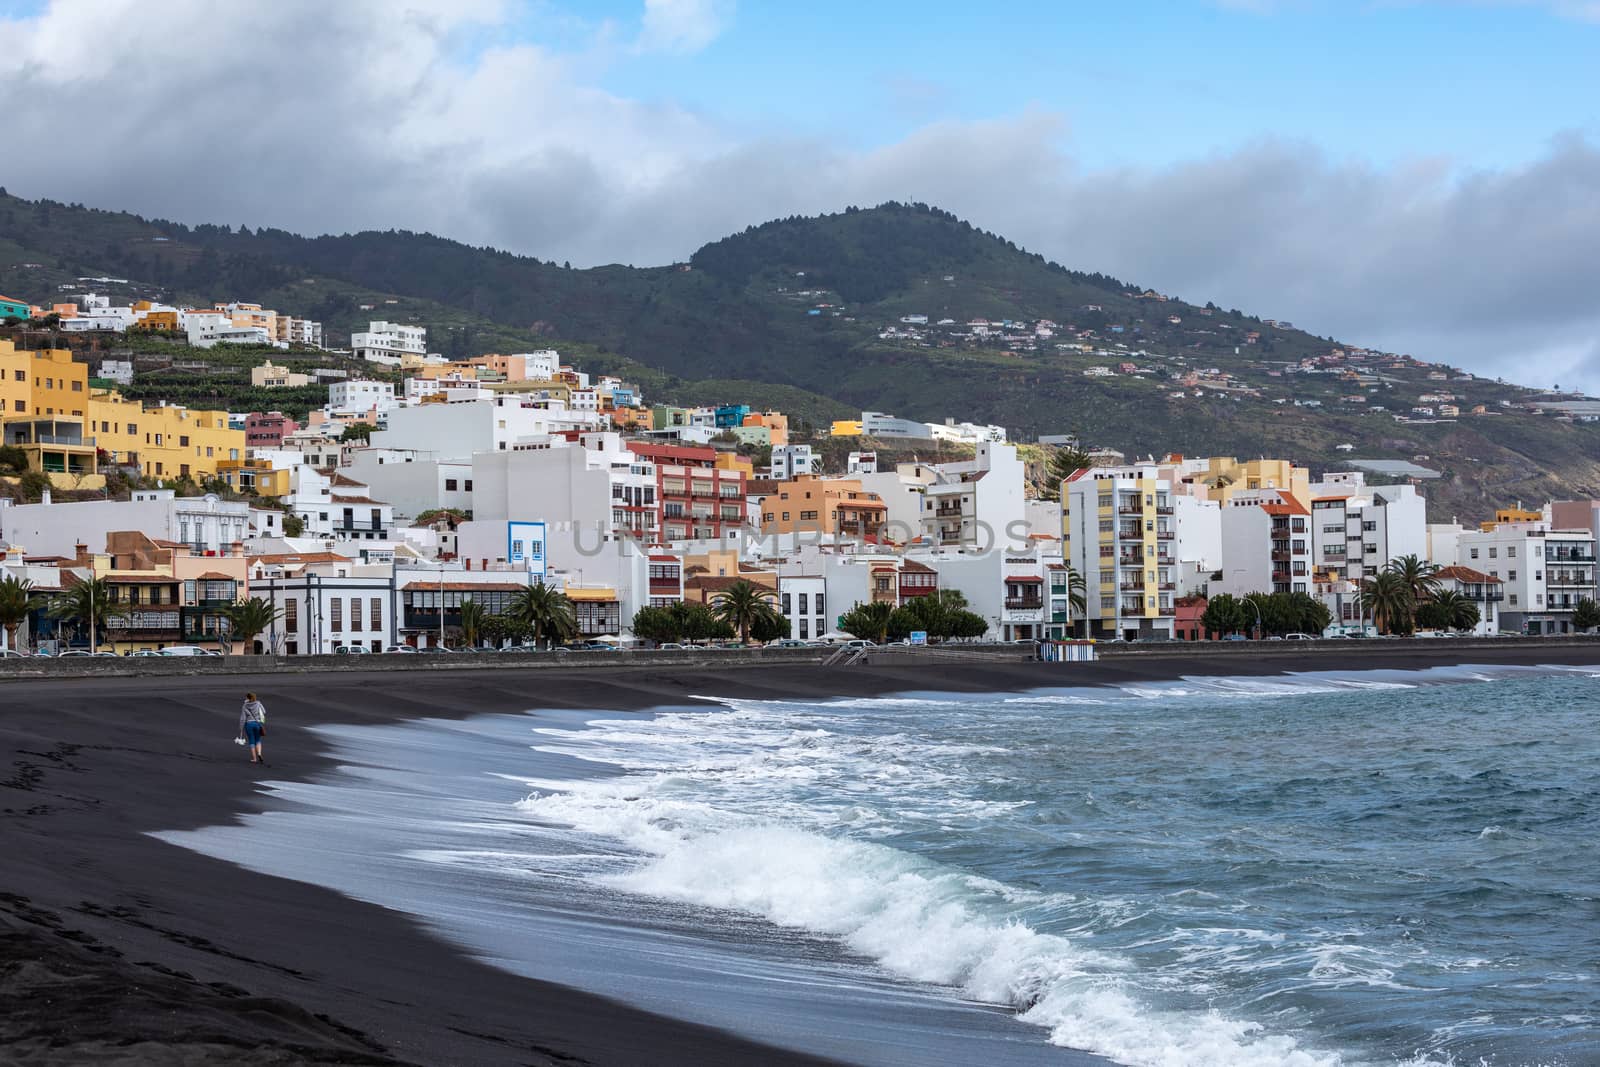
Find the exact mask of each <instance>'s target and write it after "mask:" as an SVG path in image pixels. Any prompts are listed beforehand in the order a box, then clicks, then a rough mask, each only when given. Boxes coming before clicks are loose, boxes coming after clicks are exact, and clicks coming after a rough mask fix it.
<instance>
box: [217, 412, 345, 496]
mask: <svg viewBox="0 0 1600 1067" xmlns="http://www.w3.org/2000/svg"><path fill="white" fill-rule="evenodd" d="M312 414H320V412H313V413H312ZM293 473H294V472H293V471H291V470H289V468H287V467H273V465H272V463H271V461H270V460H265V459H219V460H217V477H219V478H221V479H222V480H223V481H224V482H227V483H228V488H229V489H232V490H233V491H234V492H236V493H250V492H254V493H255V494H256V495H257V496H270V497H277V496H288V495H289V488H290V486H289V482H290V475H291V474H293Z"/></svg>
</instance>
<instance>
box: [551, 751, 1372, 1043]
mask: <svg viewBox="0 0 1600 1067" xmlns="http://www.w3.org/2000/svg"><path fill="white" fill-rule="evenodd" d="M520 807H521V808H522V810H523V811H525V812H527V813H528V814H530V815H533V816H535V817H537V818H539V819H540V820H544V821H551V822H559V823H563V824H567V825H571V826H574V827H576V828H578V829H580V830H584V831H588V832H590V833H596V834H602V835H605V836H608V837H614V838H617V839H620V840H622V841H623V842H625V843H627V844H629V845H631V846H633V847H634V848H637V849H639V850H640V851H641V852H644V853H646V854H647V856H648V858H647V859H645V860H644V861H643V862H642V863H641V864H640V865H639V866H638V867H637V868H635V869H634V870H632V871H631V872H629V873H626V874H622V875H613V876H607V877H605V878H604V879H603V880H604V881H605V882H606V883H607V884H610V885H612V886H614V887H616V888H619V889H623V890H625V891H628V892H632V893H638V894H642V895H647V896H653V897H658V898H664V899H667V900H673V901H678V902H682V903H688V904H694V905H699V906H702V907H710V908H720V909H727V910H732V911H738V912H742V913H746V914H751V915H757V916H760V917H762V918H765V919H767V920H769V921H771V922H773V923H776V924H778V925H780V926H784V927H789V928H792V929H797V930H805V931H809V932H812V933H816V934H824V935H828V936H831V937H834V938H837V939H838V940H839V941H840V942H841V943H843V944H844V945H845V946H847V947H848V948H850V949H851V950H852V951H854V952H857V953H860V954H861V955H863V956H867V957H870V958H871V959H873V960H875V961H876V962H877V963H878V964H880V965H881V966H882V967H884V968H885V969H887V970H888V971H890V972H892V973H894V974H896V975H899V976H901V977H904V978H908V979H912V980H914V981H918V982H925V983H934V984H939V985H944V986H949V987H952V988H954V989H958V990H960V991H961V993H962V994H963V995H965V996H967V997H970V998H973V999H975V1000H980V1001H984V1002H987V1003H992V1004H1000V1005H1007V1006H1010V1007H1014V1008H1017V1009H1019V1010H1020V1011H1021V1015H1020V1018H1021V1019H1022V1020H1023V1021H1025V1022H1028V1023H1032V1024H1035V1025H1038V1026H1042V1027H1045V1028H1047V1029H1049V1031H1050V1033H1051V1040H1052V1041H1053V1042H1055V1043H1056V1044H1059V1045H1063V1046H1069V1047H1072V1048H1079V1049H1084V1050H1087V1051H1091V1052H1096V1053H1100V1054H1102V1055H1106V1056H1110V1057H1112V1058H1114V1059H1117V1060H1118V1061H1119V1062H1122V1063H1126V1064H1132V1065H1136V1067H1224V1065H1226V1067H1269V1065H1270V1067H1334V1065H1338V1064H1340V1063H1341V1060H1340V1058H1339V1056H1338V1055H1337V1054H1335V1053H1332V1052H1324V1051H1316V1050H1310V1049H1303V1048H1301V1047H1299V1045H1298V1044H1297V1042H1296V1041H1295V1039H1294V1038H1292V1037H1290V1036H1287V1035H1282V1034H1276V1035H1275V1034H1268V1033H1266V1032H1264V1031H1263V1030H1262V1029H1261V1028H1260V1027H1259V1026H1257V1025H1255V1024H1253V1023H1248V1022H1241V1021H1239V1020H1235V1019H1230V1018H1227V1017H1225V1016H1223V1015H1221V1014H1217V1013H1214V1012H1182V1011H1154V1010H1151V1009H1150V1008H1149V1007H1148V1006H1146V1005H1143V1004H1141V1003H1140V1001H1139V1000H1138V998H1137V997H1135V996H1134V995H1132V994H1130V993H1128V992H1127V991H1126V989H1125V988H1124V987H1125V984H1126V983H1125V978H1126V977H1127V976H1128V971H1129V969H1130V964H1129V963H1128V961H1127V960H1125V959H1124V958H1122V957H1120V956H1116V955H1112V954H1108V953H1103V952H1097V951H1094V950H1092V949H1087V948H1084V947H1081V946H1079V945H1077V944H1074V943H1073V942H1072V941H1070V940H1069V939H1067V938H1065V937H1061V936H1058V935H1054V934H1046V933H1040V932H1039V931H1037V930H1035V929H1033V928H1031V927H1029V926H1028V925H1026V924H1025V923H1023V922H1020V921H1018V920H1017V919H1016V918H1015V914H1016V911H1017V907H1018V906H1019V905H1025V904H1032V903H1038V902H1039V901H1041V900H1048V899H1050V898H1049V897H1048V895H1045V894H1039V893H1036V892H1030V891H1027V890H1020V889H1014V888H1012V887H1009V886H1005V885H1003V884H1001V883H998V882H995V881H993V880H991V879H984V878H979V877H976V876H973V875H971V874H968V873H966V872H962V871H957V870H953V869H950V868H945V867H941V866H939V865H937V864H932V863H928V862H925V861H923V860H919V859H917V858H915V857H913V856H911V855H909V854H907V853H905V852H901V851H899V850H897V849H893V848H888V847H885V846H882V845H878V844H873V843H870V842H862V841H853V840H842V839H838V838H833V837H828V836H825V835H823V834H819V833H813V832H809V831H804V830H798V829H794V828H791V827H784V826H778V825H772V824H770V823H764V822H761V821H759V820H753V819H750V818H748V817H746V816H741V815H736V814H733V813H730V812H726V811H719V810H716V809H715V808H712V807H710V806H708V805H705V804H701V803H697V802H693V801H688V800H685V799H680V798H668V797H662V796H660V795H658V794H655V793H653V792H652V791H651V790H650V788H649V787H648V782H647V781H641V780H639V779H632V780H626V779H625V780H622V781H617V780H603V781H599V782H583V783H573V784H572V788H571V790H570V791H569V792H565V793H557V794H550V795H545V796H538V797H530V798H528V799H527V800H525V801H523V802H522V804H521V805H520Z"/></svg>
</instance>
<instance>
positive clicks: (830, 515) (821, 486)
mask: <svg viewBox="0 0 1600 1067" xmlns="http://www.w3.org/2000/svg"><path fill="white" fill-rule="evenodd" d="M888 517H889V505H887V504H885V503H884V502H883V498H882V497H880V496H879V495H878V494H877V493H873V492H868V491H867V490H865V489H863V488H862V487H861V482H860V480H859V479H856V478H818V477H817V476H815V475H802V476H801V477H799V478H795V479H794V480H792V481H788V482H779V483H777V484H776V485H775V486H773V488H772V492H771V493H769V494H768V495H766V496H764V497H762V498H761V532H762V533H764V534H768V533H778V534H786V533H799V532H802V531H803V532H805V533H825V534H842V535H845V536H854V537H870V538H875V537H877V536H878V535H879V533H881V532H882V530H883V524H884V522H885V520H886V519H887V518H888Z"/></svg>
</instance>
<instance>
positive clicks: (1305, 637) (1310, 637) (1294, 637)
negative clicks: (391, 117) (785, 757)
mask: <svg viewBox="0 0 1600 1067" xmlns="http://www.w3.org/2000/svg"><path fill="white" fill-rule="evenodd" d="M1283 639H1284V640H1285V641H1316V640H1319V638H1318V637H1317V635H1316V634H1299V633H1296V634H1284V635H1283Z"/></svg>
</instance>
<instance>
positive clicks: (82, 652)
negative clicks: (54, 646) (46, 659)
mask: <svg viewBox="0 0 1600 1067" xmlns="http://www.w3.org/2000/svg"><path fill="white" fill-rule="evenodd" d="M88 655H89V650H88V649H86V648H69V649H67V650H66V651H65V652H57V653H56V658H57V659H66V658H67V657H68V656H83V657H84V658H88Z"/></svg>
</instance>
